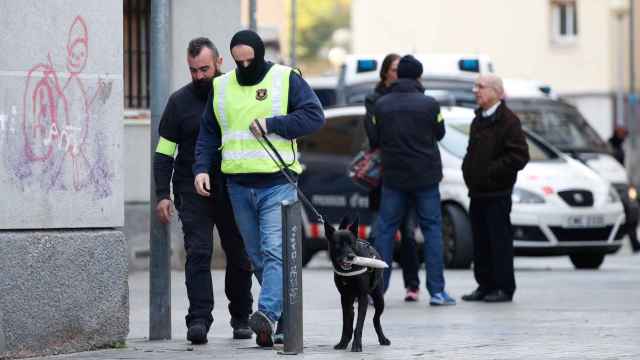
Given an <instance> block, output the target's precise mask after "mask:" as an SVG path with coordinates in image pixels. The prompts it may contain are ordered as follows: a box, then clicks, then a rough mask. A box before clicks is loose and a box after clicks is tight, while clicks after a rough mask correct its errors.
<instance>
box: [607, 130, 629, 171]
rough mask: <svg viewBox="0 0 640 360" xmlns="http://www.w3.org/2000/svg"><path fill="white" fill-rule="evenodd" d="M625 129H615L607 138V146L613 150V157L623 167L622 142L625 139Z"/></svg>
mask: <svg viewBox="0 0 640 360" xmlns="http://www.w3.org/2000/svg"><path fill="white" fill-rule="evenodd" d="M627 134H628V133H627V129H625V128H623V127H617V128H615V130H614V131H613V135H611V137H610V138H609V145H611V148H612V149H613V157H615V158H616V160H618V162H619V163H620V164H622V166H624V141H625V140H626V139H627Z"/></svg>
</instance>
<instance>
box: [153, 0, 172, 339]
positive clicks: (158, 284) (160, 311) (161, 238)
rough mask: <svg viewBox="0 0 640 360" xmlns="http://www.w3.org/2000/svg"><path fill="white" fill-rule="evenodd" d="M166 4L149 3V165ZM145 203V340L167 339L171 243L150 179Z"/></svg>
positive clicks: (160, 92)
mask: <svg viewBox="0 0 640 360" xmlns="http://www.w3.org/2000/svg"><path fill="white" fill-rule="evenodd" d="M170 9H171V2H170V0H153V1H151V29H150V31H151V39H150V42H151V54H150V55H151V68H150V70H151V74H150V75H151V76H150V78H151V79H150V80H151V89H150V95H151V156H150V158H151V164H153V156H154V154H155V147H156V144H157V142H158V125H159V124H160V116H161V115H162V111H163V108H164V106H165V104H166V102H167V99H168V98H169V87H170V79H169V74H170V58H169V54H170V53H171V48H170V46H169V45H170V44H169V38H170V33H169V25H170V20H171V13H170V12H171V10H170ZM150 190H151V191H150V199H149V219H150V222H149V226H150V231H149V237H150V244H149V245H150V248H151V259H150V274H149V340H164V339H171V269H170V267H169V259H170V255H171V239H170V237H169V231H168V230H169V226H168V225H164V224H162V223H160V221H159V220H158V217H157V216H156V213H155V207H156V202H157V201H156V196H155V184H154V180H153V176H151V189H150Z"/></svg>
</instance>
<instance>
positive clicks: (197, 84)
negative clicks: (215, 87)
mask: <svg viewBox="0 0 640 360" xmlns="http://www.w3.org/2000/svg"><path fill="white" fill-rule="evenodd" d="M212 80H213V79H207V78H205V79H200V80H193V88H194V89H195V91H196V95H197V96H198V97H199V98H200V99H203V100H206V99H207V96H209V93H210V92H211V83H212Z"/></svg>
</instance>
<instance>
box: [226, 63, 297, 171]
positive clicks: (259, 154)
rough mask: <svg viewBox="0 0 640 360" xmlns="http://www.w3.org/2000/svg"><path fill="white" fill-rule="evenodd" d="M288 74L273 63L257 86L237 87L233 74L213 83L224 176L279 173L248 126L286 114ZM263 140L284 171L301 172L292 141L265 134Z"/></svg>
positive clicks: (229, 73) (289, 70) (289, 69)
mask: <svg viewBox="0 0 640 360" xmlns="http://www.w3.org/2000/svg"><path fill="white" fill-rule="evenodd" d="M291 71H293V69H291V68H289V67H286V66H282V65H278V64H274V65H273V66H271V69H269V72H267V74H266V75H265V77H264V79H262V81H261V82H260V83H258V84H256V85H251V86H242V85H240V84H239V83H238V80H237V78H236V72H235V71H230V72H228V73H226V74H224V75H222V76H218V77H216V78H215V79H214V80H213V91H214V93H213V111H214V113H215V115H216V119H217V121H218V125H219V126H220V131H221V135H222V146H221V151H222V164H221V170H222V172H223V173H224V174H253V173H274V172H277V171H279V168H278V166H277V165H276V164H275V163H274V162H273V160H272V159H271V158H270V157H269V154H267V152H266V151H265V150H264V148H263V147H262V146H261V145H260V143H259V142H258V140H256V138H255V137H254V136H253V134H252V133H251V131H250V130H249V126H250V125H251V122H252V121H253V120H255V119H259V118H268V117H272V116H278V115H284V114H286V113H287V108H288V102H289V75H290V74H291ZM265 130H266V129H265ZM267 137H268V138H269V141H271V143H272V144H273V146H274V147H275V148H276V150H277V151H278V152H279V153H280V156H281V157H282V159H283V160H284V161H285V163H286V164H287V165H288V168H289V169H290V170H292V171H294V172H296V173H298V174H299V173H301V172H302V167H301V166H300V163H299V162H298V146H297V144H296V141H295V140H287V139H285V138H283V137H281V136H279V135H277V134H269V135H267ZM264 145H265V146H266V144H264ZM267 149H269V148H268V147H267Z"/></svg>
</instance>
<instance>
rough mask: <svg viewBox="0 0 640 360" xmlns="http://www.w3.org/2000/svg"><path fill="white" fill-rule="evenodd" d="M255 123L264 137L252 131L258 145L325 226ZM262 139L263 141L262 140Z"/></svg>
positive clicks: (262, 132) (264, 135)
mask: <svg viewBox="0 0 640 360" xmlns="http://www.w3.org/2000/svg"><path fill="white" fill-rule="evenodd" d="M255 123H256V125H258V128H259V129H260V132H261V134H262V135H261V136H260V137H258V136H256V134H254V133H253V132H252V131H250V132H251V134H252V135H253V137H255V138H256V140H257V141H258V144H260V146H262V148H263V149H264V151H265V152H266V153H267V154H268V155H269V157H270V158H271V160H272V161H273V162H274V163H275V164H276V166H277V167H278V169H279V170H280V172H281V173H282V174H283V175H284V176H285V178H286V179H287V181H288V182H289V184H291V185H292V186H293V187H295V188H296V192H297V193H298V196H300V199H302V202H303V203H304V204H305V205H307V207H308V208H309V209H311V211H313V214H314V215H315V216H316V217H317V218H318V221H319V222H320V223H321V224H324V216H322V215H321V214H320V213H319V212H318V210H316V208H315V207H314V206H313V204H311V201H309V199H307V197H306V196H305V195H304V193H303V192H302V190H300V188H299V187H298V184H296V183H295V181H293V179H292V178H291V176H290V175H289V174H287V171H286V170H287V169H288V168H289V166H288V165H287V163H285V162H284V159H282V156H280V153H279V152H278V150H276V148H275V147H274V146H273V144H272V143H271V141H269V138H268V137H267V132H266V131H265V130H264V129H263V128H262V125H260V122H259V121H255ZM260 138H262V139H260ZM261 140H264V142H265V143H266V144H267V146H268V147H269V149H271V151H273V154H272V153H271V152H270V151H269V150H268V149H267V148H266V147H265V145H264V144H263V142H262V141H261ZM292 141H293V140H292ZM274 155H275V156H274ZM294 156H295V153H294ZM276 158H277V160H276Z"/></svg>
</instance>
